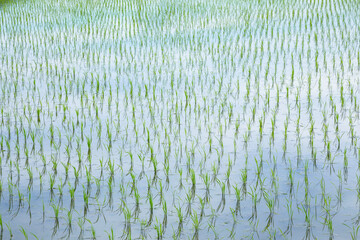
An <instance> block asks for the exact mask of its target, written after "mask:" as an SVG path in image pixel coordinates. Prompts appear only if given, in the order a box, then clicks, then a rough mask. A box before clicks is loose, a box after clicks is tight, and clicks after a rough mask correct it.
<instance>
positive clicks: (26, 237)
mask: <svg viewBox="0 0 360 240" xmlns="http://www.w3.org/2000/svg"><path fill="white" fill-rule="evenodd" d="M20 232H21V233H22V234H23V235H24V238H25V239H26V240H28V239H29V236H28V234H27V232H26V231H25V229H24V228H23V227H21V229H20Z"/></svg>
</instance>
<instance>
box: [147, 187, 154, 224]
mask: <svg viewBox="0 0 360 240" xmlns="http://www.w3.org/2000/svg"><path fill="white" fill-rule="evenodd" d="M147 199H148V200H149V209H150V214H149V220H148V222H147V226H150V225H151V223H152V221H153V214H154V201H153V197H152V194H151V192H149V194H148V197H147Z"/></svg>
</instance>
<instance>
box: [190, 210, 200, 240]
mask: <svg viewBox="0 0 360 240" xmlns="http://www.w3.org/2000/svg"><path fill="white" fill-rule="evenodd" d="M191 221H192V223H193V227H194V230H195V232H194V235H193V239H198V238H199V225H200V222H199V218H198V215H197V212H196V211H195V210H194V211H193V214H191Z"/></svg>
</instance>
